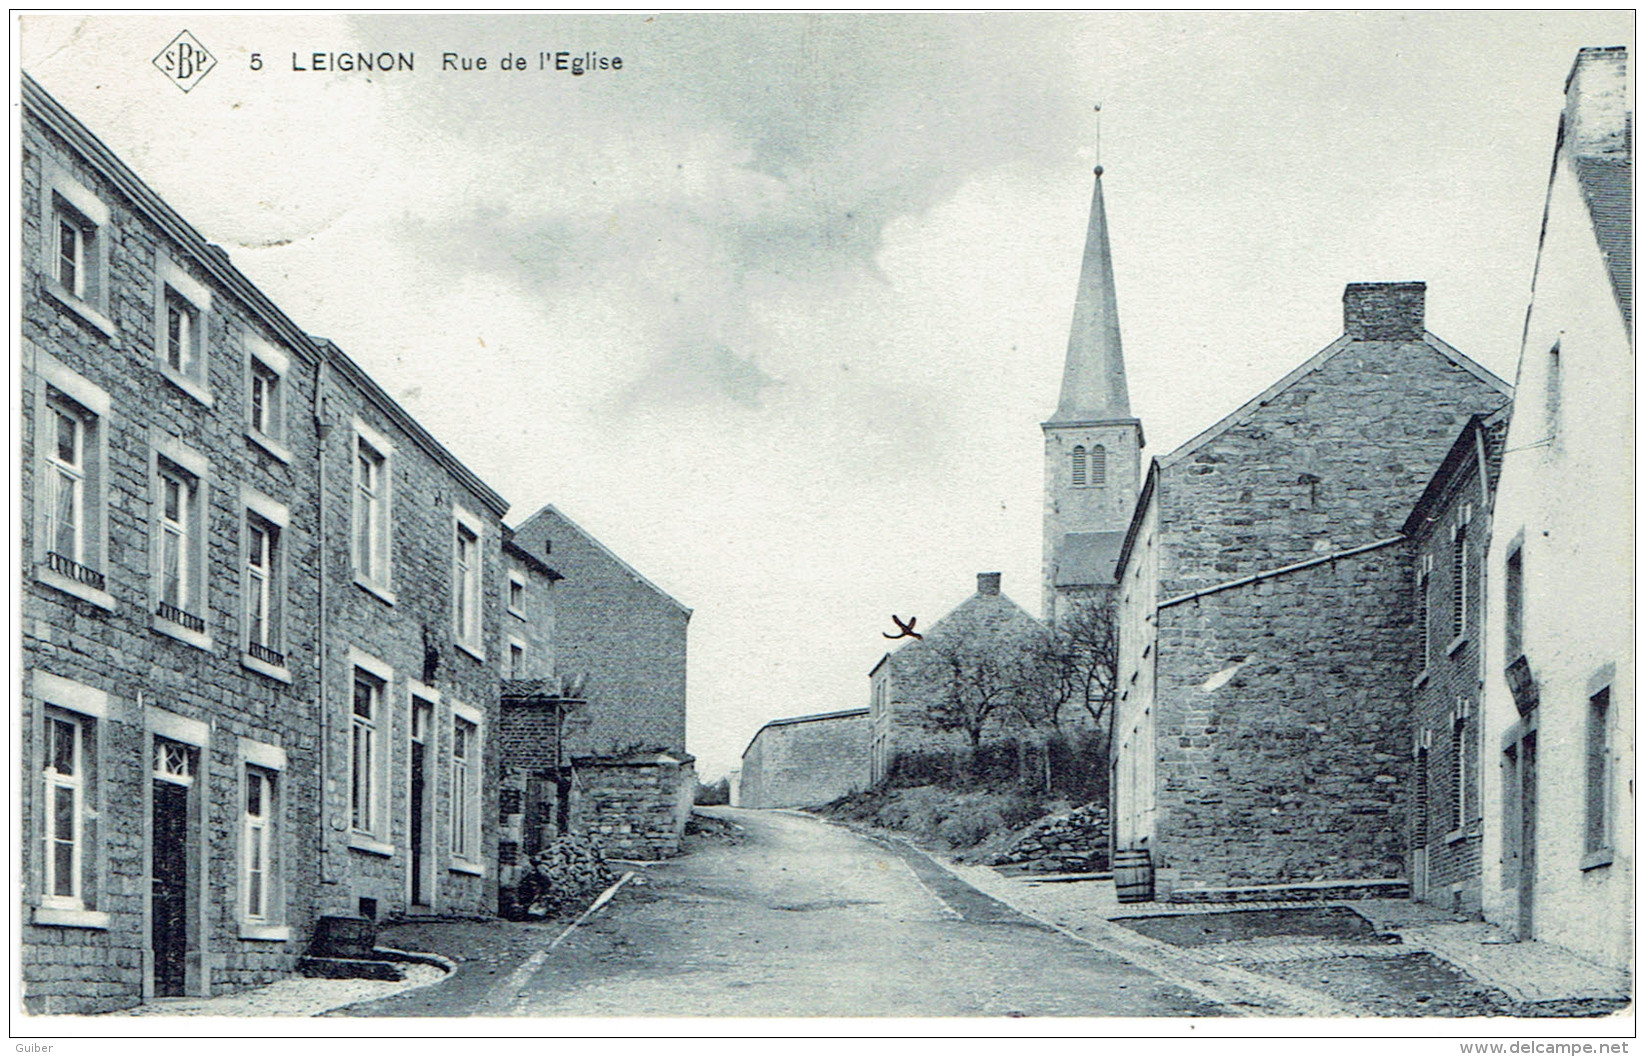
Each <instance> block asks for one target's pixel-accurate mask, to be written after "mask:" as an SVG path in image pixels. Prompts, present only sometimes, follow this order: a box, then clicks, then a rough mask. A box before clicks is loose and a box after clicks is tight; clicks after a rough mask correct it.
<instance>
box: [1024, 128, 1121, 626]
mask: <svg viewBox="0 0 1645 1057" xmlns="http://www.w3.org/2000/svg"><path fill="white" fill-rule="evenodd" d="M1097 109H1098V111H1099V112H1100V111H1101V109H1102V108H1101V107H1098V108H1097ZM1041 428H1042V429H1043V430H1044V431H1045V551H1044V577H1045V583H1044V603H1045V616H1046V618H1047V619H1048V620H1055V619H1057V617H1058V614H1059V613H1060V612H1061V611H1063V610H1064V609H1065V608H1066V602H1067V601H1068V600H1069V599H1081V598H1083V599H1092V600H1100V599H1106V598H1108V597H1109V596H1110V595H1111V593H1112V589H1113V584H1114V559H1115V558H1116V557H1117V556H1118V554H1119V549H1120V546H1121V544H1122V543H1123V542H1124V539H1125V529H1126V526H1127V525H1128V524H1129V523H1130V520H1131V507H1132V505H1133V504H1134V503H1135V501H1136V495H1137V487H1138V484H1139V480H1138V477H1139V473H1140V470H1141V463H1142V450H1141V449H1142V444H1143V440H1142V423H1141V422H1140V421H1138V420H1137V419H1135V418H1133V417H1131V396H1130V393H1129V392H1128V391H1127V389H1126V384H1125V356H1124V353H1123V351H1122V350H1121V348H1120V322H1119V304H1118V298H1117V297H1116V296H1115V293H1114V260H1113V255H1112V253H1111V251H1110V250H1109V247H1108V215H1107V211H1106V210H1105V209H1104V206H1103V199H1102V166H1101V165H1100V164H1099V165H1098V166H1097V169H1096V187H1095V188H1094V189H1093V191H1092V194H1091V219H1090V222H1089V224H1088V225H1087V229H1086V235H1085V259H1084V260H1083V261H1082V263H1081V266H1080V285H1079V290H1078V292H1077V293H1076V294H1075V295H1074V322H1073V326H1072V327H1071V328H1070V330H1069V334H1068V356H1067V360H1066V361H1065V363H1064V366H1063V372H1062V394H1061V396H1060V397H1059V399H1058V401H1057V410H1056V413H1055V414H1054V415H1052V416H1051V418H1050V420H1049V421H1047V422H1044V423H1042V424H1041Z"/></svg>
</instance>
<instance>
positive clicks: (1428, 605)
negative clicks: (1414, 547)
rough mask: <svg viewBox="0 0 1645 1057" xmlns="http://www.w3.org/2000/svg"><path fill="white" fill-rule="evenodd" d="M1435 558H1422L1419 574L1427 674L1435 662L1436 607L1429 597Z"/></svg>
mask: <svg viewBox="0 0 1645 1057" xmlns="http://www.w3.org/2000/svg"><path fill="white" fill-rule="evenodd" d="M1433 570H1434V557H1433V555H1431V554H1424V555H1423V556H1422V567H1421V569H1420V570H1419V571H1418V573H1417V618H1418V620H1419V621H1420V623H1421V627H1422V669H1421V670H1422V671H1424V672H1426V671H1427V670H1428V666H1429V665H1430V664H1432V663H1433V660H1434V607H1433V604H1432V602H1431V600H1430V599H1429V597H1428V592H1429V590H1430V588H1431V587H1432V583H1433Z"/></svg>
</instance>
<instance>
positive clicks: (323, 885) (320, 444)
mask: <svg viewBox="0 0 1645 1057" xmlns="http://www.w3.org/2000/svg"><path fill="white" fill-rule="evenodd" d="M23 99H24V104H25V105H24V107H23V114H24V120H23V152H22V158H21V169H20V172H21V187H20V193H21V199H22V206H23V214H22V221H23V223H22V225H21V233H22V247H21V249H22V269H23V271H22V274H23V280H24V281H23V287H22V291H21V293H22V313H21V314H22V334H23V345H22V349H21V357H20V359H21V366H22V377H21V386H22V394H23V401H22V405H21V421H20V435H21V443H22V461H21V465H20V467H19V469H20V479H21V483H22V492H21V508H20V511H19V512H20V515H21V522H22V525H23V539H22V553H23V555H24V563H23V567H22V568H21V569H20V570H19V572H20V574H21V579H20V582H21V583H22V584H23V601H22V629H21V630H22V635H21V644H22V650H23V654H22V656H23V665H24V669H25V677H24V681H23V688H24V698H23V701H22V705H21V721H20V734H21V736H20V739H19V742H18V752H19V756H18V760H19V764H20V774H21V776H22V779H23V780H22V782H21V789H22V800H21V803H20V818H21V825H22V830H21V833H20V839H19V845H20V848H21V866H22V885H21V902H22V909H23V915H24V917H23V924H22V931H21V934H20V944H21V960H22V965H23V996H24V1005H25V1007H26V1008H27V1009H28V1010H29V1011H30V1012H35V1013H56V1012H88V1011H96V1010H102V1009H112V1008H119V1007H123V1006H129V1005H132V1004H135V1003H137V1002H140V1001H142V1000H143V999H144V998H147V997H149V996H152V995H157V994H172V993H187V994H192V995H208V994H213V993H218V992H221V991H225V990H231V989H235V988H239V987H244V986H250V985H255V984H261V983H267V982H269V981H270V980H272V979H274V978H275V977H277V976H278V975H280V974H282V973H284V972H287V971H289V970H290V969H292V968H293V966H294V965H295V963H296V960H297V958H298V956H299V955H300V954H301V953H302V951H303V949H304V947H305V946H306V944H307V941H308V937H309V936H310V934H311V933H312V930H313V925H314V922H315V920H316V919H317V917H318V916H319V915H322V914H339V913H342V914H353V913H357V912H359V911H361V910H362V909H374V910H375V912H376V913H377V914H380V915H381V914H389V913H396V912H399V911H402V910H404V909H407V908H408V907H409V906H410V905H411V903H412V902H413V900H412V898H411V887H412V882H411V878H410V872H411V870H410V868H411V855H412V848H413V846H414V845H415V844H417V843H418V842H416V841H414V840H413V839H412V834H411V832H410V830H409V821H408V820H409V819H410V818H411V816H412V814H413V813H416V814H419V815H420V816H421V818H422V819H423V820H424V824H425V826H426V827H427V828H426V829H425V830H424V831H423V832H422V836H423V837H424V838H425V839H424V840H422V841H421V842H420V843H421V853H422V854H423V855H424V856H425V862H426V863H427V866H428V877H427V879H426V880H427V884H426V885H425V886H424V892H425V893H427V895H426V898H425V899H424V900H423V901H422V902H423V904H424V905H427V906H429V907H430V908H432V909H439V910H449V911H453V912H459V913H470V912H475V913H477V912H482V911H484V910H486V909H488V908H489V907H490V906H492V905H494V900H495V896H494V884H495V882H494V879H493V878H492V877H491V876H490V875H492V874H494V867H493V866H492V865H490V864H491V862H492V860H493V857H494V851H493V845H494V840H495V823H494V820H495V818H496V808H495V792H494V791H495V789H496V785H497V783H496V780H495V778H496V761H497V754H496V753H495V751H492V750H491V749H489V748H488V747H487V741H488V740H489V739H490V738H491V737H493V736H494V731H495V727H496V720H495V716H496V707H497V706H496V701H497V655H498V651H499V639H498V629H499V619H498V617H499V613H500V610H499V609H498V608H497V606H496V605H495V604H494V603H492V602H488V601H487V600H488V599H495V598H497V597H498V591H497V590H496V589H495V588H493V587H492V586H490V585H491V583H492V582H493V581H495V580H496V579H497V578H498V577H499V576H500V541H501V522H500V518H501V515H502V513H503V512H504V510H505V505H504V504H503V503H502V501H501V499H500V498H498V497H497V496H496V495H495V493H493V492H491V491H490V489H488V488H486V487H485V485H484V484H483V483H481V482H480V481H479V480H478V479H477V478H475V477H474V475H473V474H472V473H470V472H469V471H468V470H467V469H466V468H464V467H463V466H462V465H461V464H460V463H458V462H457V461H456V460H455V459H454V458H453V457H452V456H451V455H450V454H449V453H448V452H447V451H446V450H445V449H444V448H442V447H440V445H439V444H438V443H437V442H436V441H435V440H434V439H433V438H432V437H430V436H429V435H428V434H427V433H426V431H424V430H423V429H422V428H421V427H420V426H419V425H418V424H417V423H416V422H415V421H414V420H412V419H411V418H410V417H409V416H408V415H406V413H405V412H404V411H403V410H402V409H400V408H399V407H398V405H396V404H395V403H394V402H393V401H392V400H390V399H389V398H388V397H387V395H386V394H385V393H383V391H382V390H381V389H380V388H379V387H377V386H376V385H375V383H373V382H372V381H371V380H370V379H369V378H367V377H366V376H365V375H364V374H363V373H361V372H360V371H359V369H358V368H357V367H356V366H354V364H353V363H352V361H350V360H349V359H348V357H347V356H345V355H344V354H343V353H342V352H341V351H340V350H338V349H336V348H335V347H334V346H331V345H330V344H329V343H325V342H322V341H318V340H316V339H313V338H311V337H310V336H308V335H307V334H305V333H304V332H303V331H302V330H301V329H300V328H299V327H298V326H296V324H294V323H293V322H292V321H291V319H290V318H289V317H287V316H286V315H285V314H284V313H282V312H281V311H280V309H279V308H277V307H276V306H274V305H273V304H272V303H271V302H270V301H269V300H268V299H267V297H266V296H264V295H263V294H262V293H261V292H260V291H258V290H257V289H256V287H255V286H253V285H252V284H251V283H250V282H249V281H248V280H247V279H246V278H245V277H244V276H243V275H242V274H241V273H240V272H239V271H238V270H236V269H235V268H234V267H233V265H232V264H231V263H230V261H229V260H228V257H227V256H226V255H225V254H224V253H223V252H222V251H221V250H219V249H217V248H216V247H213V246H211V245H209V244H208V243H206V241H205V240H204V239H203V238H202V237H201V236H200V234H199V233H198V232H196V231H195V230H194V229H193V228H192V227H190V226H189V225H188V223H187V222H186V221H185V220H184V219H183V218H182V217H180V216H178V215H177V214H176V213H175V212H174V211H173V210H171V209H170V208H169V207H168V206H167V205H166V204H165V203H164V202H163V201H162V200H160V199H159V198H158V197H157V196H156V195H155V194H154V193H153V192H152V191H151V190H149V189H148V188H147V187H146V186H145V185H144V184H143V183H142V182H141V180H140V179H139V178H138V177H137V176H136V175H135V174H134V173H132V172H131V170H129V169H128V168H127V167H126V166H125V165H124V164H122V163H121V162H120V161H119V159H117V158H115V157H114V156H113V155H112V154H110V153H109V152H108V150H107V149H106V148H105V147H103V145H102V144H101V143H100V142H99V141H98V140H97V139H96V138H95V137H94V136H93V135H92V134H91V133H90V132H89V131H88V130H86V129H85V128H84V127H83V126H81V125H80V124H79V123H78V122H77V121H76V120H75V119H74V118H73V116H72V115H70V114H68V113H67V112H66V111H64V110H63V109H62V108H61V107H60V106H59V105H58V104H57V103H56V102H55V101H53V100H52V99H51V98H50V97H49V96H48V95H46V94H45V93H44V92H43V91H42V90H40V89H39V87H38V86H37V85H35V84H34V83H33V82H32V81H31V80H29V79H27V78H26V77H25V78H24V81H23ZM362 438H363V439H365V440H366V442H367V443H368V444H370V445H372V448H371V450H372V451H373V452H374V453H375V454H376V456H377V457H378V460H379V462H378V469H379V470H380V471H381V476H380V479H378V480H377V482H376V485H377V488H376V490H375V492H374V493H373V494H374V495H375V496H376V497H377V500H378V502H380V504H381V506H380V507H379V508H378V512H379V514H381V515H382V516H381V517H380V518H379V520H378V521H377V522H376V525H377V535H376V536H375V537H373V538H375V539H377V540H378V542H377V543H376V544H375V546H376V547H377V549H376V550H375V551H374V552H373V555H372V557H373V559H374V565H375V568H376V570H377V575H372V576H366V577H364V579H365V580H366V581H367V582H365V583H360V582H357V581H358V580H360V579H361V576H360V573H361V568H360V560H359V556H358V553H357V549H358V546H359V544H358V542H357V541H358V540H359V539H360V538H363V537H362V536H361V535H360V534H358V533H356V532H355V531H354V528H355V525H356V523H357V519H358V512H359V504H360V503H361V502H362V499H361V496H362V495H363V494H364V493H363V492H362V490H361V487H360V479H359V473H360V470H359V466H360V463H359V458H360V454H361V452H360V449H359V444H360V443H361V440H362ZM459 526H466V527H467V529H468V531H469V532H470V533H471V539H470V542H469V548H470V549H469V550H468V551H467V552H466V553H465V552H464V551H463V550H462V548H461V547H460V546H459V544H458V540H459V539H460V538H461V536H462V531H463V529H462V528H460V527H459ZM464 569H467V570H470V572H469V573H468V574H466V575H465V573H464V572H463V571H462V570H464ZM459 581H461V582H463V583H465V584H466V585H467V586H468V591H467V593H466V595H465V599H466V601H465V602H464V604H463V605H462V606H459V604H458V600H457V593H456V590H455V585H456V584H457V583H458V582H459ZM459 624H462V625H463V626H462V628H459ZM362 671H363V672H364V674H365V675H366V677H367V678H368V679H371V680H376V682H375V683H374V684H373V685H374V686H375V688H376V694H377V696H376V698H375V699H374V701H373V702H372V703H371V704H370V705H369V706H367V711H369V712H370V713H371V717H370V724H369V725H370V727H371V735H370V736H371V738H372V739H373V742H372V749H371V752H370V756H371V759H372V760H373V764H372V768H371V770H372V774H371V776H370V779H371V780H370V783H369V786H368V788H369V800H370V804H369V805H368V806H367V807H366V811H367V813H368V814H369V815H370V816H371V817H370V820H369V822H368V824H367V826H366V827H365V828H364V829H362V827H360V826H359V825H357V824H356V823H357V816H356V815H355V813H354V811H353V807H354V804H353V802H352V798H353V797H355V796H356V793H355V788H356V787H355V784H354V783H352V782H351V781H350V778H351V768H352V766H353V765H352V762H351V761H352V760H353V759H355V758H356V748H355V743H354V740H353V739H355V738H357V737H360V735H357V734H356V733H355V732H354V730H353V729H352V728H353V726H354V725H356V723H357V721H356V719H355V718H354V717H355V715H356V713H357V712H358V711H359V708H358V707H357V701H358V699H357V698H356V696H355V684H356V681H357V680H356V675H357V673H359V672H362ZM418 699H420V700H422V701H423V702H425V703H426V704H427V705H428V706H429V710H428V713H427V718H428V722H427V723H426V725H424V726H422V727H419V728H417V729H414V728H413V724H412V717H413V716H414V715H415V714H416V712H415V710H414V703H415V701H416V700H418ZM459 721H462V722H467V723H470V724H472V726H471V727H470V728H469V729H468V730H467V731H466V733H465V744H464V746H463V747H462V749H461V751H460V753H459V751H458V750H457V749H456V747H455V746H454V745H453V737H454V733H455V731H456V729H457V727H456V724H457V723H458V722H459ZM413 741H422V742H423V743H424V747H425V751H424V753H423V755H424V756H425V758H426V759H427V760H428V766H429V767H430V773H429V774H428V775H427V778H428V781H427V782H426V783H424V786H423V789H424V791H425V795H426V800H425V802H424V803H423V804H422V805H421V808H420V809H415V811H414V808H413V806H412V804H411V790H412V781H411V776H410V773H409V762H410V759H411V758H412V756H413V755H414V750H413V748H412V743H413ZM459 758H460V761H461V763H460V767H459V762H458V761H459ZM459 772H461V773H463V774H466V775H467V776H468V781H467V782H466V783H465V784H464V786H463V787H464V788H465V789H467V790H468V797H467V800H466V803H467V804H468V805H469V810H468V811H467V812H466V813H465V817H467V818H468V819H470V820H471V821H472V826H471V827H470V828H469V829H467V830H466V831H465V832H464V834H463V837H462V841H461V844H462V847H461V848H460V849H457V848H455V847H454V846H453V840H454V839H455V838H454V837H453V827H452V817H451V790H452V788H453V781H452V780H453V776H454V775H455V774H457V773H459ZM486 805H489V806H486ZM488 820H491V821H488ZM458 850H460V851H461V854H460V855H458V856H457V857H456V858H455V859H454V858H451V856H452V855H453V854H455V853H456V852H457V851H458ZM373 904H374V905H373Z"/></svg>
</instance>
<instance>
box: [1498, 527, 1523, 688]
mask: <svg viewBox="0 0 1645 1057" xmlns="http://www.w3.org/2000/svg"><path fill="white" fill-rule="evenodd" d="M1502 589H1503V594H1504V596H1505V602H1506V610H1507V612H1506V614H1505V626H1504V629H1503V639H1504V643H1505V645H1506V647H1507V648H1506V650H1505V651H1504V652H1506V653H1507V655H1508V656H1507V657H1506V658H1505V660H1506V661H1507V662H1508V663H1509V664H1512V663H1513V662H1514V661H1515V660H1516V659H1517V658H1518V657H1519V656H1520V655H1521V654H1523V653H1524V652H1525V644H1524V634H1525V631H1524V628H1525V548H1524V547H1515V548H1514V549H1513V550H1511V551H1509V552H1508V563H1507V568H1506V569H1505V570H1504V575H1503V578H1502Z"/></svg>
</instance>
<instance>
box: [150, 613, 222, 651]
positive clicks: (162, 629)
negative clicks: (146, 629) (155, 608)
mask: <svg viewBox="0 0 1645 1057" xmlns="http://www.w3.org/2000/svg"><path fill="white" fill-rule="evenodd" d="M149 626H150V627H152V628H153V629H154V630H155V631H158V632H159V633H160V634H162V635H169V636H171V637H172V638H174V639H176V640H177V641H178V642H186V643H188V644H189V645H190V646H193V647H194V648H195V649H197V650H205V651H206V652H207V653H210V652H211V636H210V635H207V634H204V633H202V632H198V631H192V630H190V629H188V628H185V627H184V626H183V625H181V624H178V623H176V622H175V621H171V620H167V619H166V618H165V617H163V616H161V615H160V614H158V613H156V614H155V615H154V617H153V618H152V619H151V620H150V621H149Z"/></svg>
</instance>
